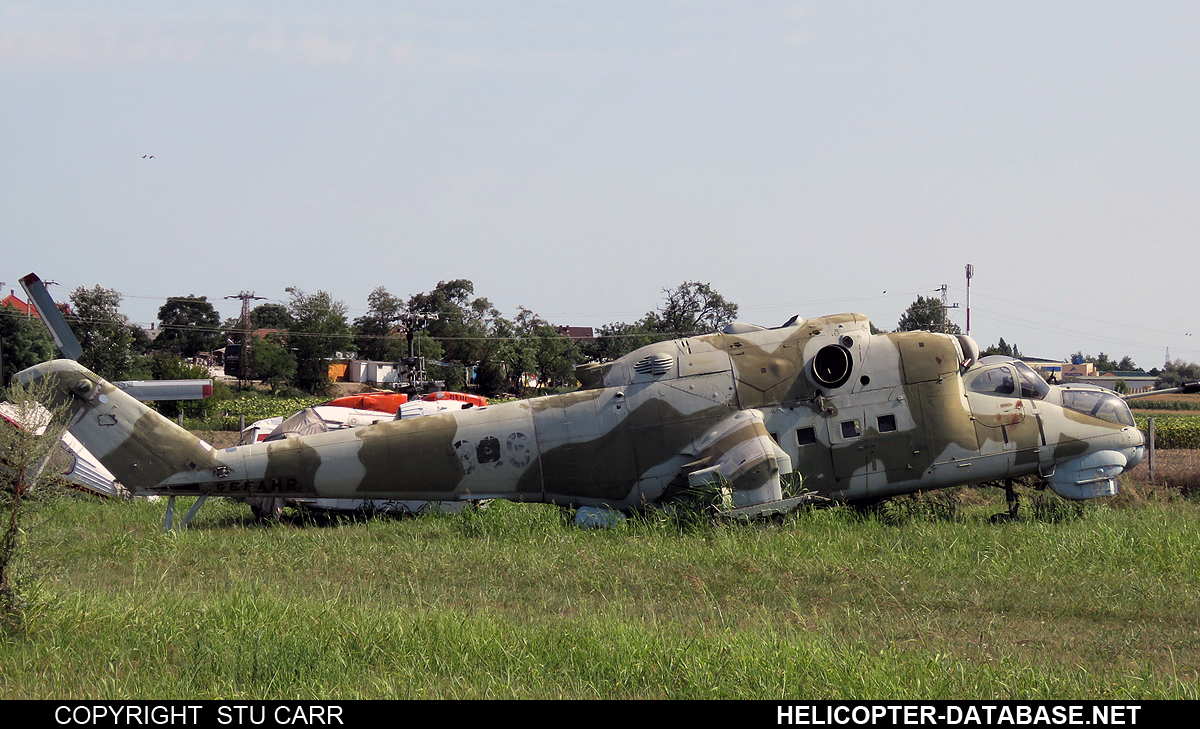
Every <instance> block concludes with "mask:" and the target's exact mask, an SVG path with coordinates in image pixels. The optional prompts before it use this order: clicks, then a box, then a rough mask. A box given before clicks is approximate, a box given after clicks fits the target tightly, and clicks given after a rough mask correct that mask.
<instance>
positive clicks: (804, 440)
mask: <svg viewBox="0 0 1200 729" xmlns="http://www.w3.org/2000/svg"><path fill="white" fill-rule="evenodd" d="M816 442H817V431H816V430H814V429H813V428H797V429H796V445H802V446H803V445H812V444H813V443H816Z"/></svg>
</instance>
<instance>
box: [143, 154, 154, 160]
mask: <svg viewBox="0 0 1200 729" xmlns="http://www.w3.org/2000/svg"><path fill="white" fill-rule="evenodd" d="M142 159H154V155H152V154H143V155H142Z"/></svg>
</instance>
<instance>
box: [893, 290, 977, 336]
mask: <svg viewBox="0 0 1200 729" xmlns="http://www.w3.org/2000/svg"><path fill="white" fill-rule="evenodd" d="M896 331H898V332H916V331H926V332H943V333H945V334H961V333H962V330H961V329H959V328H958V325H957V324H955V323H953V322H951V321H950V318H949V317H947V316H946V309H945V307H943V306H942V300H941V299H939V298H937V297H934V296H930V297H925V296H920V295H918V296H917V300H916V301H914V302H913V303H912V304H911V305H910V306H909V307H908V309H906V310H905V311H904V314H903V315H901V316H900V322H899V324H897V325H896Z"/></svg>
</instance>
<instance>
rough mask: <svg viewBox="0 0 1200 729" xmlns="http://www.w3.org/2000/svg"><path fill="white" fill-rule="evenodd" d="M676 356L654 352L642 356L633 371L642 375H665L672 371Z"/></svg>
mask: <svg viewBox="0 0 1200 729" xmlns="http://www.w3.org/2000/svg"><path fill="white" fill-rule="evenodd" d="M673 364H675V358H674V357H672V356H671V355H669V354H652V355H649V356H646V357H642V358H641V359H639V360H638V361H637V364H635V365H634V366H633V371H634V372H637V373H638V374H640V375H665V374H667V373H668V372H670V371H671V366H672V365H673Z"/></svg>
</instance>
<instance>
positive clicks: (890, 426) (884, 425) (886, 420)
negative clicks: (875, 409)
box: [876, 413, 896, 433]
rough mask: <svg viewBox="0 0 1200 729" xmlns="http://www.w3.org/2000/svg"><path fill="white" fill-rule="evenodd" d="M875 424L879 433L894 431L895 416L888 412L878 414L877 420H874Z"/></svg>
mask: <svg viewBox="0 0 1200 729" xmlns="http://www.w3.org/2000/svg"><path fill="white" fill-rule="evenodd" d="M876 425H877V426H878V429H879V432H880V433H894V432H896V416H895V415H892V414H890V413H889V414H888V415H880V416H879V420H878V421H876Z"/></svg>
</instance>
